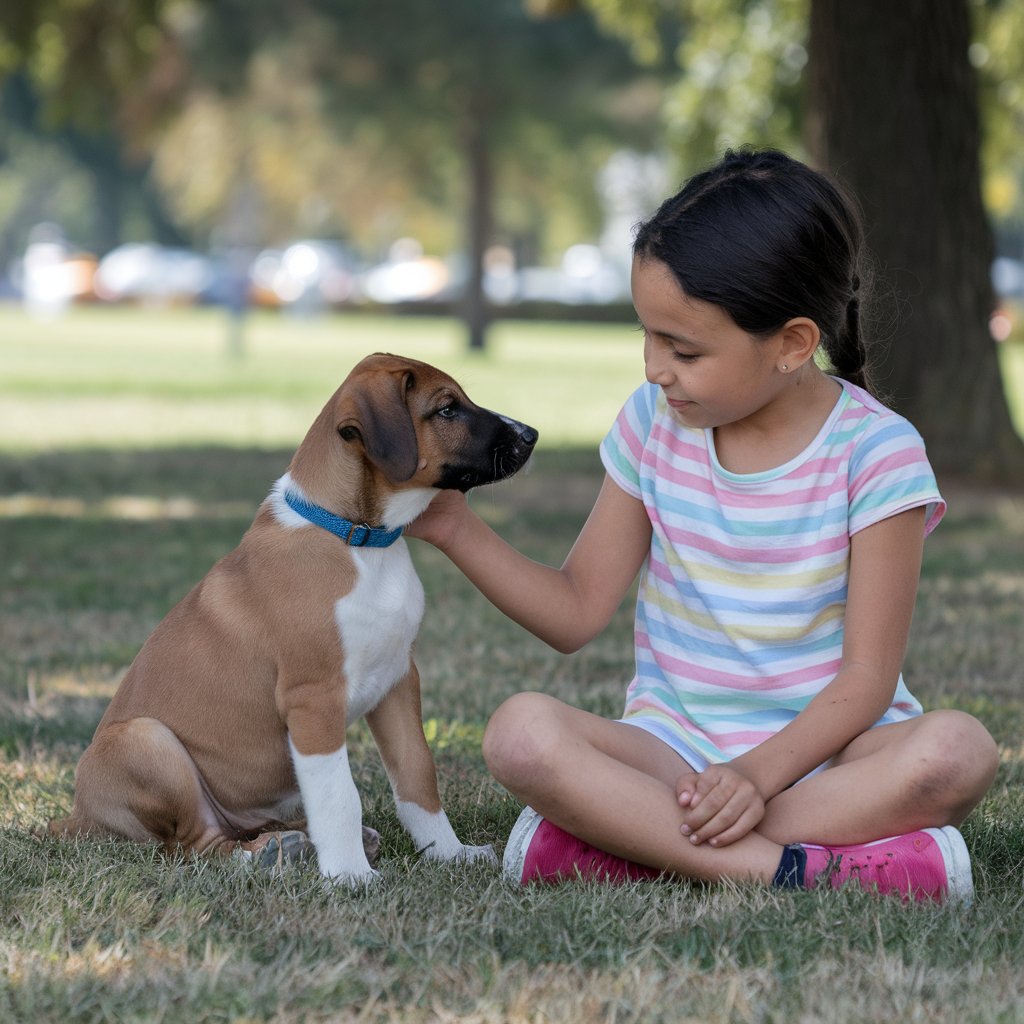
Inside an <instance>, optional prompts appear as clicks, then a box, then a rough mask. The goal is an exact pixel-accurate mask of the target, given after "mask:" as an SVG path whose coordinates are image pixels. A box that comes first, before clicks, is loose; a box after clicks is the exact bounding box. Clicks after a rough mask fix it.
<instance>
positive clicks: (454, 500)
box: [405, 490, 469, 551]
mask: <svg viewBox="0 0 1024 1024" xmlns="http://www.w3.org/2000/svg"><path fill="white" fill-rule="evenodd" d="M468 511H469V503H468V502H467V501H466V495H465V494H463V493H462V492H461V491H451V490H445V491H440V492H439V493H438V495H437V497H436V498H434V499H433V501H431V503H430V504H429V505H428V506H427V507H426V508H425V509H424V510H423V512H421V513H420V515H418V516H417V517H416V518H415V519H414V520H413V521H412V522H411V523H409V525H408V526H407V527H406V528H405V534H406V536H407V537H416V538H417V539H419V540H425V541H427V543H428V544H433V545H434V547H436V548H439V549H440V550H441V551H447V550H448V548H449V547H450V545H451V542H452V540H454V538H455V536H456V534H457V533H458V532H459V528H460V525H461V523H462V517H463V515H464V514H465V513H466V512H468Z"/></svg>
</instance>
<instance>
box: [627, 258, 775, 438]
mask: <svg viewBox="0 0 1024 1024" xmlns="http://www.w3.org/2000/svg"><path fill="white" fill-rule="evenodd" d="M632 288H633V305H634V307H635V308H636V312H637V316H638V317H639V318H640V324H641V326H642V328H643V332H644V363H645V368H646V371H647V379H648V380H649V381H650V382H651V383H652V384H657V385H658V386H659V387H660V388H661V389H662V391H664V393H665V398H666V399H667V400H668V404H669V406H670V407H671V409H672V411H673V413H674V414H675V416H676V418H677V419H678V420H679V421H680V422H681V423H683V425H684V426H687V427H701V428H703V427H719V426H723V425H724V424H726V423H735V422H738V421H740V420H744V419H746V418H748V417H750V416H752V415H754V414H755V413H757V412H759V411H760V410H761V409H763V408H764V407H765V406H766V405H768V404H769V403H770V402H771V401H772V399H773V398H775V397H777V396H778V394H779V391H780V388H781V386H782V375H781V374H780V373H779V370H778V366H779V358H780V351H779V350H780V345H781V342H779V341H778V340H777V339H775V338H768V339H760V338H754V337H752V336H751V335H749V334H747V332H746V331H744V330H742V329H741V328H739V327H737V326H736V323H735V322H734V321H733V319H732V317H731V316H729V314H728V313H726V312H725V310H724V309H722V308H721V307H720V306H715V305H713V304H712V303H710V302H704V301H702V300H700V299H691V298H690V297H689V296H688V295H686V293H685V292H683V290H682V289H681V288H680V287H679V283H678V282H677V281H676V279H675V277H673V275H672V272H671V271H670V270H669V269H668V267H667V266H666V265H665V264H664V263H662V262H661V260H657V259H653V258H651V257H644V258H642V259H634V260H633V273H632Z"/></svg>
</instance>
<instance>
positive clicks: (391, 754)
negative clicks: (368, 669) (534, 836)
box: [366, 665, 497, 863]
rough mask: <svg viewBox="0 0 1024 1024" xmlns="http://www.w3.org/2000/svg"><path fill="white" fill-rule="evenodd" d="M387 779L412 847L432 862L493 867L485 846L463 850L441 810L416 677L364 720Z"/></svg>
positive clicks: (402, 684) (404, 682)
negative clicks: (481, 862)
mask: <svg viewBox="0 0 1024 1024" xmlns="http://www.w3.org/2000/svg"><path fill="white" fill-rule="evenodd" d="M366 721H367V724H368V725H369V726H370V731H371V732H372V733H373V738H374V740H375V741H376V743H377V747H378V749H379V750H380V755H381V760H383V762H384V768H385V770H386V771H387V773H388V778H389V779H390V781H391V789H392V792H393V793H394V797H395V807H396V809H397V811H398V820H399V821H400V822H401V823H402V827H403V828H404V829H405V830H406V831H407V832H408V833H409V835H410V836H411V837H412V841H413V843H414V844H415V845H416V849H417V850H418V851H420V852H422V853H423V854H424V856H426V857H428V858H430V859H432V860H486V861H489V862H491V863H497V857H496V856H495V854H494V850H493V848H492V847H491V846H490V845H487V846H467V845H466V844H465V843H463V842H461V841H460V840H459V838H458V836H457V835H456V834H455V830H454V829H453V828H452V826H451V822H449V820H448V815H447V814H445V812H444V809H443V808H442V807H441V799H440V797H439V795H438V791H437V770H436V768H435V767H434V758H433V757H432V755H431V753H430V748H429V747H428V746H427V741H426V739H425V738H424V736H423V718H422V713H421V711H420V690H419V674H418V672H417V671H416V667H415V665H413V666H411V668H410V672H409V674H408V675H407V676H406V677H405V678H404V679H403V680H402V681H401V682H400V683H399V684H398V685H397V686H396V687H395V688H394V689H393V690H392V691H391V692H390V693H389V694H388V695H387V696H386V697H385V698H384V700H383V701H381V703H380V704H378V705H377V707H376V708H374V709H373V710H372V711H371V712H369V713H368V714H367V716H366Z"/></svg>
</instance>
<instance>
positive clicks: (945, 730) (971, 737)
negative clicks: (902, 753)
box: [910, 710, 999, 823]
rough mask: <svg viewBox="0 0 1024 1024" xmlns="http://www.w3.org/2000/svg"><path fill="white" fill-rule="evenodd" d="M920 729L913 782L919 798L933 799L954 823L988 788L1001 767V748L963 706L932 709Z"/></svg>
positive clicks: (913, 788)
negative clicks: (957, 709)
mask: <svg viewBox="0 0 1024 1024" xmlns="http://www.w3.org/2000/svg"><path fill="white" fill-rule="evenodd" d="M922 725H924V726H926V728H925V729H922V730H921V731H920V734H919V743H920V746H919V747H918V749H917V751H916V754H917V756H916V758H915V763H916V764H917V765H918V767H919V774H918V777H917V778H916V779H914V780H913V784H912V786H911V787H910V788H911V789H912V790H914V791H916V797H917V799H921V800H930V801H933V802H934V803H935V804H936V805H937V807H936V810H937V812H938V813H939V814H940V816H942V817H943V818H946V819H948V821H949V822H950V823H958V822H959V821H961V820H963V818H964V817H966V815H967V814H968V813H969V812H970V810H971V809H972V808H973V807H974V806H975V805H976V804H977V803H978V801H979V800H981V798H982V797H983V796H984V795H985V793H986V792H987V791H988V788H989V787H990V786H991V785H992V781H993V779H994V778H995V775H996V769H997V768H998V767H999V750H998V748H997V747H996V744H995V741H994V740H993V739H992V737H991V736H990V735H989V732H988V730H987V729H986V728H985V727H984V726H983V725H982V724H981V722H979V721H978V720H977V719H976V718H974V717H973V716H971V715H968V714H966V713H965V712H963V711H954V710H941V711H932V712H930V713H929V714H928V715H926V716H925V718H924V720H923V721H922Z"/></svg>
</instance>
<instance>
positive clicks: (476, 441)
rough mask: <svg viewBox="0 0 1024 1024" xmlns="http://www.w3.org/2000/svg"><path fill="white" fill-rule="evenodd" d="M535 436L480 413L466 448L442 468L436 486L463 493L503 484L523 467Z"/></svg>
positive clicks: (513, 422)
mask: <svg viewBox="0 0 1024 1024" xmlns="http://www.w3.org/2000/svg"><path fill="white" fill-rule="evenodd" d="M539 436H540V435H539V434H538V433H537V431H536V430H534V429H533V427H530V426H527V425H526V424H525V423H520V422H519V421H518V420H513V419H509V418H508V417H507V416H501V415H499V414H497V413H493V412H490V411H488V410H486V409H481V410H480V418H479V420H478V421H477V422H476V423H474V424H473V430H472V441H471V443H470V445H469V446H467V450H465V451H463V452H460V455H461V456H462V458H460V460H459V461H458V462H457V463H456V462H451V463H446V464H445V466H444V468H443V471H442V474H441V479H440V480H439V481H438V483H437V484H436V486H437V487H441V488H447V489H450V490H457V491H463V492H465V491H468V490H470V489H471V488H473V487H480V486H481V485H483V484H491V483H494V482H495V481H497V480H506V479H507V478H508V477H510V476H512V475H513V474H514V473H518V472H519V470H521V469H522V468H523V466H525V465H526V462H527V460H528V459H529V458H530V455H531V454H532V453H533V448H534V445H535V444H536V443H537V438H538V437H539Z"/></svg>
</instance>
